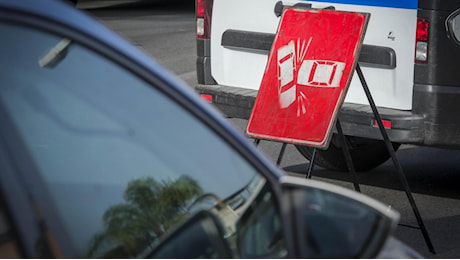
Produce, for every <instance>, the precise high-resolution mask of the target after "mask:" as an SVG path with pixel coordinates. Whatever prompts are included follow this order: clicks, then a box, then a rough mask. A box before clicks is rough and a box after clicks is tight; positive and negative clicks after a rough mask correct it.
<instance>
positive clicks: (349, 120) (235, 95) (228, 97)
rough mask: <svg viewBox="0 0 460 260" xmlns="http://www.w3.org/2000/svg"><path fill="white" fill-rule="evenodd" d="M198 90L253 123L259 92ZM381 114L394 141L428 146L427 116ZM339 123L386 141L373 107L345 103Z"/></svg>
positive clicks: (389, 111) (217, 87)
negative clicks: (426, 134)
mask: <svg viewBox="0 0 460 260" xmlns="http://www.w3.org/2000/svg"><path fill="white" fill-rule="evenodd" d="M195 90H196V92H198V93H199V94H204V95H209V96H211V97H212V104H213V105H214V106H215V107H217V108H218V109H219V110H220V111H221V112H222V113H223V114H224V115H225V116H227V117H235V118H242V119H249V117H250V115H251V111H252V108H253V106H254V102H255V100H256V97H257V93H258V91H257V90H251V89H245V88H238V87H230V86H221V85H198V86H196V87H195ZM378 110H379V113H380V117H381V118H382V120H384V121H385V122H386V129H387V133H388V136H389V137H390V140H391V141H393V142H397V143H411V144H423V143H424V137H425V128H424V126H425V119H426V118H425V116H424V115H423V114H413V113H411V112H410V111H400V110H394V109H388V108H378ZM459 111H460V110H459ZM339 119H340V123H341V125H342V129H343V131H344V133H345V134H346V135H352V136H360V137H367V138H372V139H380V140H381V139H383V138H382V135H381V133H380V130H379V128H378V126H377V124H376V120H375V117H374V114H373V113H372V109H371V107H370V106H369V105H360V104H352V103H344V104H343V106H342V108H341V111H340V113H339Z"/></svg>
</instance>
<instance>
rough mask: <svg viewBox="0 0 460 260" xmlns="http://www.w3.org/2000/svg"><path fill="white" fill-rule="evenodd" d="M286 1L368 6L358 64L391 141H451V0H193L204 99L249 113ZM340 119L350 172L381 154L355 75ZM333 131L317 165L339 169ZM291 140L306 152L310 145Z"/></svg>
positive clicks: (450, 144)
mask: <svg viewBox="0 0 460 260" xmlns="http://www.w3.org/2000/svg"><path fill="white" fill-rule="evenodd" d="M295 5H297V6H302V7H303V8H314V9H321V8H335V9H336V10H341V11H354V12H366V13H370V14H371V15H370V20H369V24H368V27H367V31H366V35H365V38H364V44H363V46H362V49H361V53H360V56H359V65H360V67H361V68H362V71H363V74H364V77H365V79H366V82H367V84H368V86H369V88H370V91H371V93H372V96H373V99H374V101H375V103H376V105H377V107H378V110H379V113H380V115H381V117H382V119H383V122H384V125H385V127H386V128H387V132H388V135H389V137H390V139H391V141H392V142H393V145H394V147H395V149H397V148H398V147H399V145H400V144H416V145H427V146H437V147H447V148H454V149H457V148H460V116H458V115H457V112H460V68H458V67H457V66H456V65H457V64H458V62H459V61H460V42H459V39H460V16H459V15H458V14H459V13H460V9H459V8H460V0H419V1H417V0H331V1H327V2H326V1H316V0H315V1H288V0H286V1H282V2H281V1H279V0H250V1H248V0H197V56H198V57H197V74H198V86H196V90H197V91H198V92H199V93H200V94H201V95H202V96H203V98H206V99H207V100H209V101H211V102H212V103H213V104H214V105H215V106H217V107H218V108H219V109H220V110H221V111H222V112H223V113H224V114H226V115H227V116H228V117H237V118H246V119H247V118H249V116H250V114H251V109H252V106H253V105H254V101H255V98H256V96H257V92H258V88H259V86H260V83H261V80H262V77H263V73H264V70H265V66H266V64H267V59H268V54H269V52H270V49H271V45H272V42H273V40H274V37H275V34H276V30H277V27H278V24H279V20H280V14H281V11H282V10H283V8H289V7H292V6H295ZM318 29H319V30H320V29H321V28H318ZM339 119H340V122H341V125H342V128H343V130H344V133H345V135H346V137H347V140H348V143H349V147H350V151H351V155H352V158H353V162H354V165H355V168H356V169H357V170H358V171H364V170H369V169H371V168H374V167H376V166H378V165H379V164H381V163H383V162H384V161H386V160H387V159H388V158H389V154H388V152H387V150H386V147H385V145H384V142H383V141H382V136H381V133H380V131H379V129H378V127H377V124H376V121H375V118H374V115H373V113H372V110H371V108H370V106H369V102H368V100H367V97H366V95H365V93H364V91H363V88H362V85H361V83H360V81H359V78H358V76H357V75H354V76H353V80H352V82H351V85H350V88H349V90H348V93H347V96H346V99H345V103H344V105H343V106H342V109H341V111H340V114H339ZM337 139H338V138H336V137H333V139H332V141H331V144H330V146H329V148H328V149H327V150H319V151H318V153H317V157H316V163H317V164H318V165H320V166H322V167H325V168H329V169H334V170H346V169H347V166H346V163H345V160H344V159H343V155H342V150H341V147H340V145H339V142H338V140H337ZM297 148H298V150H299V151H300V152H301V153H302V154H303V155H304V156H305V157H307V158H310V157H311V153H312V151H313V148H310V147H306V146H297Z"/></svg>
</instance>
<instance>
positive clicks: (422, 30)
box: [415, 18, 430, 63]
mask: <svg viewBox="0 0 460 260" xmlns="http://www.w3.org/2000/svg"><path fill="white" fill-rule="evenodd" d="M429 27H430V20H428V19H423V18H417V32H416V42H415V62H416V63H427V62H428V32H429Z"/></svg>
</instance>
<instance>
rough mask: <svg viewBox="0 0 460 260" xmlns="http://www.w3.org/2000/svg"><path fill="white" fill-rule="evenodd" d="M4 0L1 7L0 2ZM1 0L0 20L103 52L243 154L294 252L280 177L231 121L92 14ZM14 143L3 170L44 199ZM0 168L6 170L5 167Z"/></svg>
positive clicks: (30, 253)
mask: <svg viewBox="0 0 460 260" xmlns="http://www.w3.org/2000/svg"><path fill="white" fill-rule="evenodd" d="M5 3H6V6H4V4H5ZM5 3H2V4H1V5H0V22H8V23H14V24H18V25H22V26H26V27H30V28H35V29H37V30H41V31H46V32H49V33H51V34H56V35H60V36H62V37H65V38H69V39H72V41H74V42H76V43H78V44H80V45H82V46H84V47H86V48H88V49H90V50H92V51H94V52H95V53H97V54H100V55H102V56H104V57H105V58H107V59H109V60H111V61H112V62H114V63H115V64H118V65H120V66H121V67H123V68H124V69H126V70H127V71H130V72H131V73H133V74H134V75H136V76H137V77H139V78H141V79H142V80H144V81H145V82H147V83H148V84H149V85H151V86H152V87H155V88H156V89H157V90H159V91H160V92H162V93H163V94H165V95H166V96H167V97H168V98H170V99H171V100H173V101H174V102H175V103H176V104H178V105H180V106H181V107H183V108H184V109H185V110H187V111H188V112H190V114H192V115H193V116H194V117H195V118H196V119H198V120H200V121H201V122H202V123H204V124H205V125H206V126H207V127H209V128H210V129H212V131H213V132H215V133H216V134H217V135H218V136H219V137H221V138H222V139H223V140H225V142H226V143H227V144H229V145H230V146H231V147H232V148H233V149H235V151H237V152H238V153H239V154H240V155H241V156H242V157H244V158H245V159H246V160H247V161H248V162H249V163H250V164H251V165H252V166H253V167H254V168H255V169H257V171H258V172H259V173H260V174H261V175H262V176H263V177H265V178H266V179H267V181H268V185H270V187H271V188H272V190H273V192H274V194H275V197H276V200H277V202H278V205H279V212H280V215H281V218H282V221H283V227H284V229H283V232H284V238H285V245H286V247H287V248H286V249H287V251H288V252H289V253H288V257H290V258H292V257H295V255H293V253H294V252H295V251H294V250H293V244H294V243H293V241H292V239H293V237H294V236H293V235H292V234H293V232H292V230H291V225H289V219H288V218H287V217H284V216H283V212H289V211H290V209H289V208H287V207H288V205H283V204H282V203H280V198H281V188H280V185H279V183H278V180H279V178H280V177H281V176H283V173H282V172H281V171H280V169H278V168H277V167H276V166H275V165H274V164H273V163H272V162H271V161H270V160H269V159H268V158H266V157H265V156H263V155H262V154H261V153H260V152H259V151H258V150H257V148H256V147H255V146H254V145H252V144H251V143H250V142H248V140H247V139H246V138H245V136H244V135H242V134H241V133H239V132H238V131H237V130H236V129H235V128H234V127H233V126H231V124H230V123H229V122H228V121H227V120H226V119H225V118H223V117H222V115H221V114H220V113H218V112H217V111H216V110H215V109H214V108H212V107H211V105H209V104H206V103H204V102H203V101H202V100H201V99H200V98H199V97H198V95H196V94H194V93H192V92H191V91H190V89H189V87H188V86H186V85H185V84H184V83H182V82H181V81H179V80H178V79H177V78H176V77H175V76H174V75H172V74H171V73H170V72H169V71H167V70H166V69H164V68H163V67H162V66H161V65H159V64H157V63H156V62H155V61H153V60H152V59H151V58H150V57H148V56H147V55H145V54H144V53H142V52H141V51H140V50H138V49H137V48H136V47H134V46H133V45H132V44H130V43H129V42H128V41H126V40H124V39H123V38H121V37H120V36H118V35H117V34H116V33H113V32H112V31H110V30H109V29H107V28H106V27H105V26H103V25H101V24H100V23H99V22H97V21H96V20H95V19H92V18H90V17H88V16H86V15H84V14H81V13H80V12H79V11H76V10H73V7H71V6H69V5H67V4H65V3H61V2H59V1H56V2H51V1H50V2H49V5H46V4H43V5H36V4H34V0H23V1H15V0H7V1H5ZM8 5H9V6H8ZM0 110H1V109H0ZM0 119H5V120H7V119H6V115H5V113H4V110H2V113H1V115H0ZM2 122H5V121H2ZM5 132H10V135H15V133H14V132H15V130H14V129H9V130H7V129H4V127H2V129H0V138H3V139H2V140H3V141H4V142H0V147H3V148H6V147H8V145H11V144H12V143H14V142H18V140H20V138H19V136H15V137H12V138H10V137H11V136H10V137H6V135H5ZM16 135H17V134H16ZM20 148H21V149H20V150H21V154H19V153H18V154H16V156H15V157H17V156H21V162H14V164H13V163H12V164H11V165H9V166H8V167H9V168H10V169H9V171H10V174H9V175H11V176H13V178H15V179H16V182H19V183H20V180H19V179H20V178H21V177H20V176H22V177H24V176H25V174H24V173H26V172H27V173H28V175H27V177H28V178H29V174H30V173H33V175H34V176H35V178H34V181H36V183H35V186H36V187H37V189H38V190H40V191H41V192H43V199H45V201H46V199H48V200H49V199H50V196H49V195H47V194H46V190H45V187H44V185H43V184H40V179H39V177H38V173H37V167H36V166H34V165H33V161H32V159H31V156H30V154H28V152H27V151H26V149H25V147H24V146H22V147H20ZM16 149H17V147H16ZM2 150H3V149H2ZM6 151H7V150H6ZM2 153H6V152H5V150H3V151H2ZM0 155H1V153H0ZM10 156H11V155H10ZM5 158H6V157H5ZM17 158H19V157H17ZM24 162H26V163H24ZM2 168H6V167H2ZM4 170H5V171H6V170H7V169H4ZM2 186H6V185H2ZM11 188H12V187H11ZM4 193H5V194H6V196H7V198H11V197H15V196H19V195H20V196H21V197H23V198H26V199H27V201H28V203H26V204H24V205H21V208H28V209H30V210H31V209H32V208H33V207H34V205H33V203H32V202H31V201H30V199H31V195H30V193H29V191H27V190H26V189H25V187H22V188H21V189H18V190H11V189H6V190H4ZM42 204H43V203H42ZM10 206H11V205H10ZM49 206H50V208H48V209H47V210H46V211H45V212H42V213H41V214H46V218H47V219H53V220H55V224H53V226H52V227H50V232H52V234H53V236H54V237H55V241H56V242H57V243H58V246H59V248H61V253H62V254H63V255H64V256H68V257H69V256H70V257H71V256H75V255H76V250H75V249H74V248H72V247H71V243H70V242H69V241H70V240H69V237H68V236H67V235H66V234H65V232H63V230H64V229H63V228H62V227H63V226H62V224H61V223H60V221H59V218H58V217H57V214H56V213H55V212H56V211H55V209H53V208H52V206H51V205H49ZM10 210H12V215H13V217H15V218H16V217H20V216H22V215H24V213H22V212H21V211H20V210H18V209H16V208H14V207H10ZM30 210H29V211H30ZM28 215H30V217H31V216H35V218H34V219H35V220H28V221H27V228H32V227H31V226H32V225H33V223H37V221H38V222H39V221H40V218H39V216H38V215H37V214H32V213H29V214H28ZM21 221H22V219H21ZM16 227H17V228H18V230H21V232H20V234H21V235H22V236H21V238H22V239H25V240H24V241H27V242H26V246H24V249H25V252H24V253H25V256H26V257H35V255H34V248H33V246H32V244H33V242H34V241H32V239H30V238H29V237H28V236H29V235H28V234H26V232H25V230H27V228H26V227H25V226H19V225H17V226H16ZM33 229H34V230H35V231H34V232H35V233H37V234H39V233H40V230H39V229H40V228H39V227H36V228H33Z"/></svg>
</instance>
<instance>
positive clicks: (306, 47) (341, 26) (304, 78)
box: [246, 8, 369, 148]
mask: <svg viewBox="0 0 460 260" xmlns="http://www.w3.org/2000/svg"><path fill="white" fill-rule="evenodd" d="M368 16H369V15H368V14H363V13H352V12H339V11H332V10H297V9H293V8H292V9H286V10H284V12H283V16H282V17H281V21H280V24H279V26H278V33H277V35H276V37H275V41H274V42H273V45H272V49H271V52H270V55H269V57H268V63H267V67H266V69H265V74H264V77H263V79H262V83H261V86H260V89H259V93H258V95H257V98H256V102H255V105H254V108H253V110H252V114H251V117H250V119H249V122H248V126H247V129H246V133H247V134H248V135H249V136H250V137H254V138H258V139H269V140H275V141H282V142H287V143H295V144H305V145H309V146H314V147H319V148H326V147H327V146H328V145H329V140H330V136H331V131H332V127H333V126H334V123H335V119H336V115H337V113H338V111H339V109H340V107H341V105H342V103H343V100H344V98H345V95H346V92H347V89H348V86H349V84H350V81H351V76H352V75H353V72H354V69H355V66H356V62H357V57H358V54H359V51H360V48H361V45H362V40H363V38H364V33H365V30H366V27H367V22H368Z"/></svg>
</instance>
